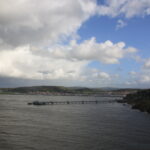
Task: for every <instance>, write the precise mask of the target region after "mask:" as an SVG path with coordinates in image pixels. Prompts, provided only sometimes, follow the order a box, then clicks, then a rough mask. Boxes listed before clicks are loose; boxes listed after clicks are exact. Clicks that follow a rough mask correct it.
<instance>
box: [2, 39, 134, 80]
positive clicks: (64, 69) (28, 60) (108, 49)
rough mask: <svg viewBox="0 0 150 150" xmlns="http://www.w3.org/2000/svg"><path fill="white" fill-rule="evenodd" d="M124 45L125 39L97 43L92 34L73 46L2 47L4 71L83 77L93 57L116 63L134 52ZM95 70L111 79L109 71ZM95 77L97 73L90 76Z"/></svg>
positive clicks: (24, 75) (15, 74) (27, 75)
mask: <svg viewBox="0 0 150 150" xmlns="http://www.w3.org/2000/svg"><path fill="white" fill-rule="evenodd" d="M124 47H125V44H124V43H123V42H120V43H117V44H113V43H112V42H111V41H106V42H105V43H97V42H96V40H95V38H91V39H90V40H86V41H84V42H83V43H80V44H77V43H76V41H71V42H70V45H69V46H68V45H67V46H62V45H55V46H54V47H51V48H49V49H48V50H43V49H42V50H40V49H37V48H35V47H31V46H21V47H17V48H15V49H13V50H12V49H11V50H9V49H6V50H1V51H0V60H1V61H0V75H1V76H10V77H20V78H30V79H69V80H70V79H73V80H77V79H81V80H83V79H86V76H87V75H86V73H85V71H86V70H87V69H88V67H87V66H88V64H89V63H90V62H92V61H93V60H98V61H100V62H102V63H106V64H114V63H118V62H119V59H121V58H123V57H124V56H125V55H126V54H128V53H132V52H133V51H130V48H129V49H128V48H124ZM94 74H95V75H96V76H97V77H98V78H102V79H110V76H109V74H107V73H105V72H103V71H100V72H95V73H94ZM92 77H93V75H91V76H90V78H92ZM88 78H89V76H88Z"/></svg>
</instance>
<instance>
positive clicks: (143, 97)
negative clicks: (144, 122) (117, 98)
mask: <svg viewBox="0 0 150 150" xmlns="http://www.w3.org/2000/svg"><path fill="white" fill-rule="evenodd" d="M124 102H127V103H128V104H130V105H132V108H133V109H139V110H141V111H146V112H148V113H150V89H147V90H140V91H138V92H137V93H132V94H128V95H127V96H126V97H125V98H124Z"/></svg>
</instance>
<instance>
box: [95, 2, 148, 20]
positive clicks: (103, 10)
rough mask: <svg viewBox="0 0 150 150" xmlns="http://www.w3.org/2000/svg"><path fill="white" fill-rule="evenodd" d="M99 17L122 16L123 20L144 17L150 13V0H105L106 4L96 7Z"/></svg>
mask: <svg viewBox="0 0 150 150" xmlns="http://www.w3.org/2000/svg"><path fill="white" fill-rule="evenodd" d="M97 12H98V14H99V15H107V16H111V17H116V16H119V15H124V16H125V18H132V17H135V16H145V15H149V14H150V13H149V12H150V0H119V1H118V0H106V4H104V5H99V6H98V7H97Z"/></svg>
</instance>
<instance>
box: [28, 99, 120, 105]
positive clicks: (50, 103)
mask: <svg viewBox="0 0 150 150" xmlns="http://www.w3.org/2000/svg"><path fill="white" fill-rule="evenodd" d="M117 101H118V99H116V100H95V101H94V100H93V101H47V102H42V101H34V102H32V103H28V105H38V106H39V105H69V104H98V103H114V102H117Z"/></svg>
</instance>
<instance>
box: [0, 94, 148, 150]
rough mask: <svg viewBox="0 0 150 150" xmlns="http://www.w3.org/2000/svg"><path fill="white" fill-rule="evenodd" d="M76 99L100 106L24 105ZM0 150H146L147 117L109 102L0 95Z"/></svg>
mask: <svg viewBox="0 0 150 150" xmlns="http://www.w3.org/2000/svg"><path fill="white" fill-rule="evenodd" d="M80 100H82V101H86V100H94V101H95V100H98V101H100V100H102V101H106V102H105V103H104V102H103V103H98V104H96V103H90V104H68V105H67V104H57V105H45V106H35V105H28V103H29V102H33V101H80ZM110 100H114V102H111V103H110V102H109V101H110ZM0 150H150V114H148V113H144V112H140V111H139V110H133V109H131V107H130V106H129V105H127V104H122V103H117V102H115V98H114V97H92V96H89V97H88V96H43V95H0Z"/></svg>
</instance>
